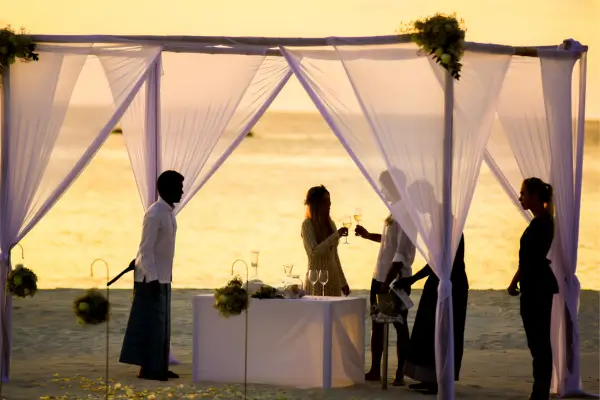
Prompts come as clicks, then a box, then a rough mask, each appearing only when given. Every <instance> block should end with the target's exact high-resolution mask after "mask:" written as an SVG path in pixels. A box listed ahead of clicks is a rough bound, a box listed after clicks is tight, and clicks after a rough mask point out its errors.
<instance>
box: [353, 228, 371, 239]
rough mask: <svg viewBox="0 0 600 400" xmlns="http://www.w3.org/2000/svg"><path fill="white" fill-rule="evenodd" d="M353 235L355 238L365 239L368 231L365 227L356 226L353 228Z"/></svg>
mask: <svg viewBox="0 0 600 400" xmlns="http://www.w3.org/2000/svg"><path fill="white" fill-rule="evenodd" d="M354 233H355V234H356V236H360V237H363V238H365V239H366V238H367V237H368V236H369V231H368V230H366V229H365V227H364V226H361V225H356V228H354Z"/></svg>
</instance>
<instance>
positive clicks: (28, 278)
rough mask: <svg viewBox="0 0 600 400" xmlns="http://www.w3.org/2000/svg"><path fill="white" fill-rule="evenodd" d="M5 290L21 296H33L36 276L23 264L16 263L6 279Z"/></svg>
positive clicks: (35, 290)
mask: <svg viewBox="0 0 600 400" xmlns="http://www.w3.org/2000/svg"><path fill="white" fill-rule="evenodd" d="M6 291H7V292H8V293H9V294H11V295H12V296H17V297H21V298H25V297H28V296H29V297H33V296H34V295H35V293H36V292H37V276H36V274H35V273H34V272H33V271H32V270H30V269H29V268H25V267H24V266H23V264H17V266H16V267H15V269H13V270H12V271H10V273H9V274H8V278H7V279H6Z"/></svg>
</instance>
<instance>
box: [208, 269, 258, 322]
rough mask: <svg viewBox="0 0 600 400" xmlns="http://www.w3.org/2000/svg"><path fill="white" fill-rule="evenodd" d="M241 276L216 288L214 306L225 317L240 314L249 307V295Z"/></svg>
mask: <svg viewBox="0 0 600 400" xmlns="http://www.w3.org/2000/svg"><path fill="white" fill-rule="evenodd" d="M242 286H243V282H242V280H241V279H240V278H239V277H237V276H236V277H235V278H233V279H232V280H231V281H229V283H227V285H226V286H223V287H222V288H219V289H215V304H214V306H213V307H214V308H216V309H217V310H219V314H221V316H223V317H225V318H229V317H231V316H235V315H240V314H241V313H242V311H244V310H246V309H248V302H249V296H248V292H247V291H246V289H244V288H243V287H242Z"/></svg>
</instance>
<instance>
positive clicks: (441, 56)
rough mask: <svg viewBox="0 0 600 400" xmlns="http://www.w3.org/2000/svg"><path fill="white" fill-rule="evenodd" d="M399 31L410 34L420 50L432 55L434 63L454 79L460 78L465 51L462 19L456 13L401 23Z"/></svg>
mask: <svg viewBox="0 0 600 400" xmlns="http://www.w3.org/2000/svg"><path fill="white" fill-rule="evenodd" d="M399 31H400V33H410V34H412V40H413V42H415V43H416V44H417V45H418V46H419V47H420V48H421V50H422V51H424V52H426V53H427V54H429V55H431V56H433V59H434V60H435V62H436V63H438V64H440V65H441V66H442V67H443V68H445V69H446V70H448V72H450V74H451V75H452V77H453V78H454V79H456V80H459V79H460V71H461V68H462V64H461V63H460V60H461V58H462V56H463V54H464V52H465V29H464V21H463V20H462V19H461V20H460V21H459V20H457V19H456V14H452V15H444V14H435V15H434V16H433V17H429V18H425V19H419V20H416V21H410V22H409V23H408V24H402V26H401V27H400V29H399Z"/></svg>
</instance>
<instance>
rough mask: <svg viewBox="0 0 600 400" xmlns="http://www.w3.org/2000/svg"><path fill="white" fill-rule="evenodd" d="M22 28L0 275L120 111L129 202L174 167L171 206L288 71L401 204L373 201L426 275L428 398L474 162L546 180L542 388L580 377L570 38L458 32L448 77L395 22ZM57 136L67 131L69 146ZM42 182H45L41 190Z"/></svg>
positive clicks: (509, 180)
mask: <svg viewBox="0 0 600 400" xmlns="http://www.w3.org/2000/svg"><path fill="white" fill-rule="evenodd" d="M35 40H36V41H37V42H39V43H43V44H42V45H40V46H39V50H40V61H39V62H36V63H31V64H23V63H17V64H14V65H12V66H11V67H10V68H6V69H5V75H4V85H3V91H2V93H3V100H2V114H1V115H2V116H1V117H0V118H1V121H2V125H1V126H2V140H1V141H0V152H1V157H0V167H1V168H0V170H1V172H2V176H1V178H2V180H1V188H0V189H1V193H2V196H1V197H0V224H1V225H0V226H1V229H0V249H1V251H2V253H0V255H1V259H2V260H3V264H2V266H3V272H2V280H1V281H0V285H1V288H3V287H4V283H5V279H6V278H5V277H6V272H7V271H8V270H9V269H10V268H12V267H11V265H10V262H9V254H7V253H8V251H9V248H10V246H11V244H13V243H16V242H18V241H19V240H20V239H21V238H22V237H23V236H24V235H25V234H26V233H27V232H28V230H29V229H31V227H33V225H34V224H35V223H36V222H37V221H39V219H40V218H41V217H42V216H43V215H44V214H45V213H46V212H47V211H48V210H49V208H50V207H51V206H52V205H53V204H54V203H55V202H56V200H57V199H58V198H59V197H60V196H61V195H62V193H64V191H65V190H66V189H67V188H68V186H69V185H70V184H71V183H72V182H73V181H74V179H75V178H76V177H77V175H78V174H79V173H80V172H81V171H82V170H83V168H84V167H85V165H87V163H88V162H89V161H90V160H91V159H92V157H93V156H94V154H95V153H96V151H97V150H98V149H99V147H100V146H101V145H102V144H103V143H104V141H105V140H106V138H107V137H108V133H109V131H110V128H112V127H113V126H114V125H115V123H116V122H117V121H118V120H121V123H122V126H123V131H124V137H125V142H126V146H127V151H128V153H129V157H130V160H131V165H132V168H133V172H134V175H135V178H136V182H137V184H138V189H139V192H140V197H141V199H142V204H143V206H144V207H148V206H149V205H150V204H151V203H152V202H153V201H154V200H155V199H156V196H157V194H156V187H155V184H156V177H157V176H158V174H160V173H161V172H162V171H164V170H166V169H176V170H179V171H180V172H182V173H183V175H184V176H185V177H186V180H185V187H184V191H185V198H184V199H183V201H182V203H181V204H180V205H179V207H178V209H177V211H179V210H181V208H183V207H184V206H185V205H186V204H187V203H188V202H189V201H190V199H191V198H192V197H193V195H194V194H195V193H196V192H197V191H198V190H199V189H200V188H201V187H202V186H203V185H204V184H205V183H206V182H207V180H208V179H210V177H211V176H212V175H213V174H214V172H215V171H216V170H217V169H218V168H219V166H220V165H222V163H223V162H224V161H225V160H226V158H227V157H228V156H229V155H230V154H231V153H232V152H233V151H234V150H235V148H236V147H237V145H238V144H239V143H240V142H241V140H242V138H243V137H244V136H245V134H246V132H248V131H249V130H250V129H251V128H252V127H253V125H254V124H255V123H256V121H257V120H258V119H259V118H260V117H261V116H262V114H263V113H264V112H265V111H266V109H267V108H268V107H269V105H270V104H271V102H272V101H273V99H274V98H275V97H276V96H277V94H278V93H279V91H280V90H281V88H282V87H283V86H284V85H285V83H286V82H287V80H288V79H289V77H290V76H291V74H292V73H293V74H295V75H296V77H297V78H298V79H299V80H300V82H301V83H302V85H303V87H304V89H305V90H306V91H307V93H308V94H309V96H310V97H311V99H312V100H313V102H314V103H315V105H316V106H317V108H318V110H319V111H320V112H321V114H322V115H323V117H324V118H325V119H326V121H327V122H328V124H329V126H330V127H331V129H332V130H333V132H334V133H335V135H336V136H337V137H338V139H339V140H340V142H341V143H342V145H343V146H344V147H345V148H346V150H347V151H348V153H349V155H350V156H351V157H352V159H353V160H354V161H355V163H356V164H357V166H358V167H359V168H360V170H361V171H362V173H363V174H364V176H365V178H366V179H367V180H368V181H369V182H370V184H371V185H372V186H373V188H374V190H376V191H377V192H378V193H379V194H380V195H381V188H380V185H379V183H378V179H379V175H380V173H381V172H383V171H385V170H388V171H390V173H391V175H392V178H393V180H394V183H395V185H396V186H397V188H398V191H399V193H401V195H402V201H401V202H400V203H397V204H393V205H389V207H390V211H391V212H392V214H393V215H394V218H396V219H397V220H399V221H400V222H401V223H402V225H403V227H407V228H406V229H408V231H409V234H410V236H411V237H412V239H413V241H414V243H415V244H416V246H417V247H418V249H419V251H420V252H421V254H422V255H423V257H424V258H425V259H426V260H427V261H428V263H429V264H430V265H431V267H432V269H433V270H434V272H435V273H436V275H437V276H438V277H439V279H440V285H439V288H438V293H439V296H438V311H437V316H436V338H437V340H436V359H437V360H439V362H438V363H437V374H438V381H439V383H440V391H439V395H438V398H440V399H453V398H454V379H453V378H454V371H453V369H454V363H453V357H454V354H453V353H454V350H453V349H454V348H453V333H452V332H453V329H452V325H453V323H452V321H453V319H452V284H451V282H450V272H451V266H452V261H453V255H454V253H455V251H456V248H457V246H458V243H459V240H460V236H461V234H462V231H463V228H464V224H465V221H466V217H467V214H468V210H469V207H470V204H471V199H472V195H473V192H474V189H475V185H476V183H477V179H478V176H479V170H480V167H481V163H482V161H483V160H485V161H486V163H487V164H488V165H489V166H490V167H491V169H492V171H493V172H494V174H495V175H496V176H497V178H498V180H499V181H500V183H501V184H502V187H503V188H504V189H505V191H506V192H507V194H508V196H509V197H510V198H511V199H512V200H513V202H515V204H518V202H516V192H517V191H518V188H519V186H520V182H521V180H522V179H523V178H525V177H530V176H538V177H540V178H542V179H544V180H546V181H549V182H550V183H551V184H552V185H553V186H554V188H555V196H556V208H557V233H558V234H557V240H555V241H554V246H553V249H552V251H551V258H552V266H553V268H554V271H555V273H556V275H557V277H558V278H559V282H560V285H561V293H560V295H558V296H556V300H555V307H554V310H553V314H554V316H553V334H554V337H553V349H554V355H555V369H554V371H555V374H554V389H555V390H556V391H557V392H558V393H560V394H562V395H568V394H576V393H580V392H581V387H580V374H579V336H578V328H577V307H578V297H579V290H580V288H579V282H578V281H577V277H576V274H575V272H576V263H577V243H578V223H579V209H580V200H581V176H582V175H581V168H582V159H583V126H584V119H585V115H584V109H585V66H586V51H587V48H585V47H584V46H580V45H578V43H577V42H572V46H571V48H570V49H569V50H565V49H563V48H559V47H558V46H546V47H510V46H500V45H488V44H477V43H467V44H466V49H467V51H466V53H465V55H464V58H463V64H464V66H463V71H462V77H461V79H460V81H454V80H453V79H452V78H450V77H449V75H448V74H447V73H446V72H445V70H443V69H441V68H440V67H439V66H438V65H437V64H435V63H433V62H432V60H431V59H430V58H429V57H426V56H425V55H423V54H422V53H420V52H419V51H418V48H417V47H416V45H414V44H412V43H410V37H409V36H407V35H399V36H380V37H364V38H314V39H285V38H231V37H155V36H42V35H37V36H35ZM50 43H52V44H50ZM98 43H101V44H100V45H98ZM92 44H93V45H92ZM94 60H99V61H100V64H101V67H102V69H103V70H104V74H105V76H106V80H107V85H108V87H109V88H110V93H111V96H112V98H111V99H110V101H109V102H108V103H109V104H108V105H107V106H106V110H107V112H106V115H105V116H103V118H99V119H98V121H99V122H98V125H96V126H91V125H90V124H87V125H88V127H87V130H85V132H80V131H79V130H77V132H69V131H68V130H66V129H65V128H64V125H65V119H66V118H68V116H69V109H70V100H71V96H72V94H73V87H74V86H75V84H76V82H77V78H78V76H79V74H80V72H81V70H82V67H83V65H84V63H86V62H92V61H94ZM577 63H579V71H578V72H579V73H578V75H577V76H576V79H574V78H573V76H572V75H573V71H574V66H575V64H577ZM182 66H185V67H186V68H189V67H190V66H193V68H194V70H195V74H194V75H193V76H185V75H184V74H183V73H182V72H181V71H182ZM573 82H575V85H573ZM573 89H576V90H575V94H574V95H572V91H573ZM574 104H575V105H576V107H573V105H574ZM92 125H93V124H92ZM87 132H89V134H88V133H87ZM63 138H68V142H64V141H62V140H64V139H63ZM71 146H79V148H80V151H79V153H77V152H75V151H74V150H73V149H72V148H71ZM74 154H75V155H76V156H74ZM506 155H509V157H507V156H506ZM515 161H516V162H515ZM23 163H25V164H23ZM55 169H60V170H61V171H63V170H64V171H66V172H65V174H64V175H59V176H64V178H62V180H61V181H60V182H49V179H47V178H46V174H50V172H49V171H54V170H55ZM48 176H50V175H48ZM52 176H57V175H56V173H55V172H52ZM46 187H48V188H49V191H46V189H44V190H42V189H40V188H46ZM522 214H523V215H524V216H525V217H526V218H531V216H530V215H528V214H525V213H524V212H523V213H522ZM467 240H468V239H467ZM2 299H5V297H4V296H3V295H2ZM4 301H5V302H6V305H5V309H6V319H5V322H6V324H5V326H3V328H4V330H5V332H7V333H8V336H7V340H6V341H4V342H3V343H4V345H5V346H4V348H5V351H4V354H5V357H4V359H3V362H4V372H5V377H6V378H7V377H8V366H9V360H10V329H11V313H10V307H11V304H10V298H8V300H4Z"/></svg>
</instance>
